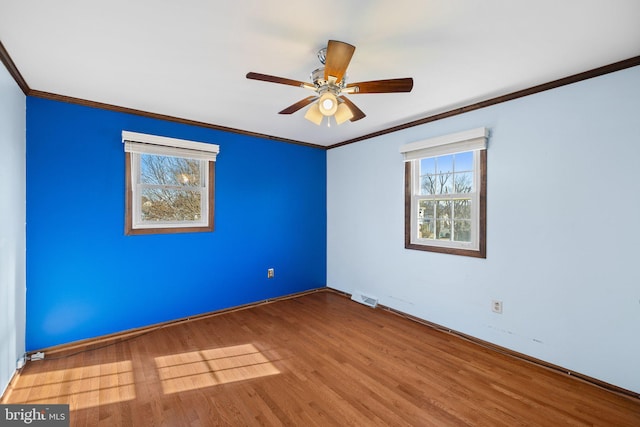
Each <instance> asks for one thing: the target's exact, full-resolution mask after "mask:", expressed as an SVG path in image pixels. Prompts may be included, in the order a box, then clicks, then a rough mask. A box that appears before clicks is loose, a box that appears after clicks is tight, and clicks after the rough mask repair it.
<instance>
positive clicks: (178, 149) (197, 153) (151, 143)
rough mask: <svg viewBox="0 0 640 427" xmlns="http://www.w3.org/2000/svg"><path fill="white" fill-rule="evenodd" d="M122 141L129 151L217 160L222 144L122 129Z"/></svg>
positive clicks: (125, 148)
mask: <svg viewBox="0 0 640 427" xmlns="http://www.w3.org/2000/svg"><path fill="white" fill-rule="evenodd" d="M122 143H123V144H124V151H125V152H127V153H139V154H156V155H160V156H172V157H188V158H190V159H200V160H210V161H214V162H215V161H216V156H217V155H218V153H219V152H220V146H218V145H216V144H208V143H206V142H196V141H188V140H186V139H177V138H169V137H166V136H157V135H148V134H145V133H137V132H129V131H126V130H123V131H122Z"/></svg>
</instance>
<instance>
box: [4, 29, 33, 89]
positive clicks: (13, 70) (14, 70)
mask: <svg viewBox="0 0 640 427" xmlns="http://www.w3.org/2000/svg"><path fill="white" fill-rule="evenodd" d="M0 61H2V63H3V64H4V66H5V67H6V68H7V71H9V74H10V75H11V77H13V80H15V81H16V83H17V84H18V86H19V87H20V89H21V90H22V93H24V94H25V95H29V91H30V90H31V89H29V85H28V84H27V82H26V80H25V79H24V77H22V74H20V71H19V70H18V67H16V64H15V63H14V62H13V59H11V56H9V52H7V49H5V47H4V45H3V44H2V42H1V41H0Z"/></svg>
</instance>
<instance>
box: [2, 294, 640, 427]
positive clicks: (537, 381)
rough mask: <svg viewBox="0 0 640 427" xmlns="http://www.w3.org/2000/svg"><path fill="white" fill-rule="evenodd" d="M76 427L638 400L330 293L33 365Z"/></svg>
mask: <svg viewBox="0 0 640 427" xmlns="http://www.w3.org/2000/svg"><path fill="white" fill-rule="evenodd" d="M29 402H31V403H68V404H69V405H70V409H71V425H72V426H96V425H97V426H101V425H104V426H136V427H137V426H172V427H173V426H216V425H221V426H302V425H304V426H402V425H406V426H491V427H493V426H509V427H511V426H518V425H521V426H554V427H555V426H559V425H563V426H565V425H566V426H616V427H626V426H635V427H637V426H639V425H640V400H638V399H634V398H631V397H628V396H623V395H620V394H617V393H613V392H610V391H607V390H604V389H602V388H600V387H597V386H594V385H593V384H589V383H587V382H585V381H582V380H579V379H577V378H574V377H570V376H567V375H563V374H559V373H558V372H554V371H552V370H550V369H547V368H544V367H540V366H537V365H534V364H532V363H529V362H526V361H522V360H519V359H516V358H514V357H511V356H509V355H505V354H501V353H499V352H496V351H494V350H492V349H488V348H485V347H482V346H480V345H477V344H475V343H472V342H469V341H467V340H465V339H462V338H460V337H458V336H455V335H452V334H448V333H446V332H443V331H439V330H437V329H434V328H431V327H429V326H427V325H423V324H420V323H417V322H414V321H411V320H408V319H406V318H402V317H400V316H397V315H395V314H393V313H390V312H389V311H386V310H380V309H371V308H369V307H365V306H363V305H360V304H357V303H354V302H352V301H350V300H349V299H348V298H346V297H344V296H342V295H338V294H336V293H333V292H329V291H327V292H316V293H312V294H307V295H303V296H300V297H297V298H292V299H286V300H281V301H277V302H273V303H270V304H263V305H257V306H254V307H251V308H247V309H243V310H237V311H231V312H228V313H224V314H221V315H212V316H209V317H206V316H205V317H200V318H198V319H196V320H192V321H188V322H180V323H177V324H173V325H168V326H162V327H159V328H157V329H156V330H147V331H145V332H144V334H141V335H140V336H137V337H130V338H128V339H126V340H124V341H121V342H114V343H112V344H111V345H107V346H105V347H103V348H99V349H94V350H91V351H86V352H80V353H78V354H75V355H71V356H68V357H60V358H59V359H54V358H46V359H45V360H43V361H36V362H29V363H28V364H27V365H26V366H25V367H24V368H23V370H22V371H21V372H20V374H19V375H18V376H17V378H16V379H15V380H14V381H13V382H12V384H11V386H10V388H9V390H8V391H7V393H5V396H4V397H3V400H2V403H29Z"/></svg>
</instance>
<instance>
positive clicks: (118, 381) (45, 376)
mask: <svg viewBox="0 0 640 427" xmlns="http://www.w3.org/2000/svg"><path fill="white" fill-rule="evenodd" d="M22 379H23V380H24V382H23V384H28V387H25V392H26V391H27V390H28V393H21V390H20V389H19V388H17V389H14V390H13V392H12V401H13V403H20V402H27V401H28V402H29V403H35V404H38V403H42V404H45V403H50V404H57V403H60V404H64V403H66V404H69V408H70V409H71V410H72V411H73V410H77V409H84V408H90V407H93V406H99V405H108V404H110V403H117V402H124V401H127V400H133V399H135V398H136V392H135V386H134V378H133V368H132V364H131V361H130V360H125V361H121V362H113V363H103V364H99V365H88V366H81V367H77V368H69V369H60V370H54V371H47V372H46V373H35V374H28V375H23V376H22ZM32 384H33V385H32ZM23 394H24V396H23Z"/></svg>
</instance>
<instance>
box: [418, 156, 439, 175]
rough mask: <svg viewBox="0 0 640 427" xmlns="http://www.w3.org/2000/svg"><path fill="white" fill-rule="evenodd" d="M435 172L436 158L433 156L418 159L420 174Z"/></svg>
mask: <svg viewBox="0 0 640 427" xmlns="http://www.w3.org/2000/svg"><path fill="white" fill-rule="evenodd" d="M428 173H430V174H434V173H436V159H435V158H433V157H427V158H424V159H420V175H426V174H428Z"/></svg>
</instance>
